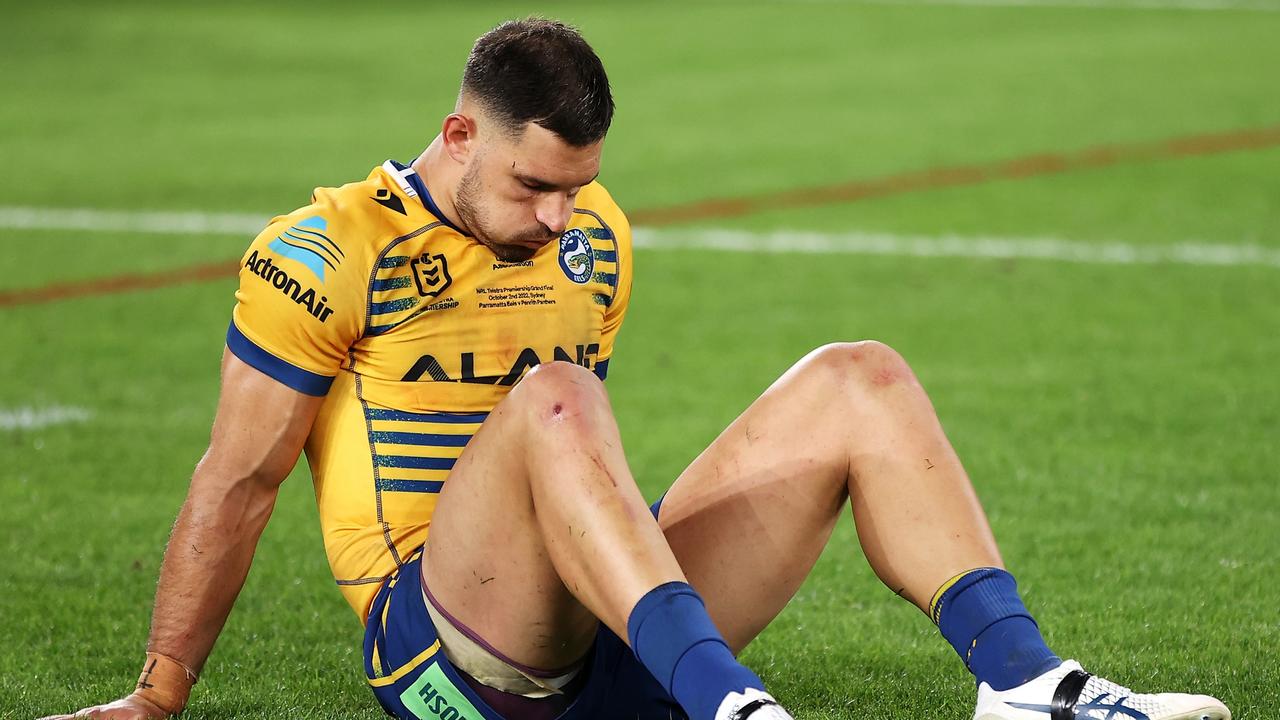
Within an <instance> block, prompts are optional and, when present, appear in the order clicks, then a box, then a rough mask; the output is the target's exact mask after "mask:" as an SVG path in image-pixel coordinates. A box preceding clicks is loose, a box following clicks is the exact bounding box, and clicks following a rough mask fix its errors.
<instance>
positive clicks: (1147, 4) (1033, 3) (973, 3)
mask: <svg viewBox="0 0 1280 720" xmlns="http://www.w3.org/2000/svg"><path fill="white" fill-rule="evenodd" d="M801 1H802V2H808V3H815V4H835V5H845V4H851V5H898V6H905V7H912V6H919V7H936V6H939V5H951V6H962V7H1012V8H1051V9H1063V8H1066V9H1074V8H1096V9H1100V10H1209V11H1221V10H1245V11H1255V12H1280V3H1278V2H1275V1H1274V0H801Z"/></svg>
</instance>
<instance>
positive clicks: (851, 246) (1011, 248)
mask: <svg viewBox="0 0 1280 720" xmlns="http://www.w3.org/2000/svg"><path fill="white" fill-rule="evenodd" d="M267 220H268V218H267V217H265V216H261V215H253V214H250V213H202V212H146V211H140V212H131V211H121V210H91V209H86V208H71V209H53V208H32V207H4V206H0V229H4V228H9V229H23V230H76V231H113V232H132V233H155V234H163V235H235V236H240V237H243V238H245V240H246V242H247V240H248V238H249V237H252V236H254V235H256V234H257V233H258V232H259V231H260V230H261V229H262V228H263V227H264V226H265V225H266V222H267ZM634 236H635V246H636V247H638V248H647V249H654V250H673V251H674V250H723V251H728V252H755V253H810V254H812V253H818V254H844V255H896V256H907V257H959V258H996V259H1007V258H1017V259H1028V260H1050V261H1063V262H1076V263H1096V264H1103V265H1134V264H1155V263H1176V264H1183V265H1219V266H1266V267H1277V268H1280V249H1275V248H1269V247H1264V246H1261V245H1252V244H1240V245H1226V244H1214V243H1186V242H1183V243H1175V244H1172V245H1138V244H1132V243H1096V242H1080V241H1075V240H1066V239H1062V238H1054V237H992V236H981V235H897V234H892V233H874V232H844V233H814V232H801V231H788V230H780V231H776V232H745V231H737V230H716V229H687V230H685V229H676V228H668V229H662V230H656V229H652V228H636V229H635V231H634Z"/></svg>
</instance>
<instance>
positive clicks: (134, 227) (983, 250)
mask: <svg viewBox="0 0 1280 720" xmlns="http://www.w3.org/2000/svg"><path fill="white" fill-rule="evenodd" d="M1275 146H1280V125H1275V126H1268V127H1262V128H1254V129H1249V130H1236V131H1230V132H1222V133H1208V134H1200V135H1188V136H1183V137H1176V138H1170V139H1167V140H1161V141H1157V142H1148V143H1132V144H1122V145H1098V146H1094V147H1090V148H1086V149H1084V150H1077V151H1072V152H1065V153H1041V154H1037V155H1026V156H1023V157H1020V158H1014V159H1012V160H1002V161H997V162H992V163H986V164H977V165H951V166H939V167H934V168H927V169H925V170H917V171H911V172H905V173H897V174H894V175H886V176H883V177H880V178H871V179H867V180H855V181H852V182H847V183H836V184H833V185H826V186H822V187H813V188H797V189H793V190H784V191H781V192H773V193H763V194H759V195H749V196H743V197H737V198H719V199H716V198H713V199H709V200H697V201H694V202H690V203H684V204H680V205H673V206H669V207H665V208H653V209H648V210H644V209H641V210H638V211H635V212H633V213H631V219H632V221H633V222H635V223H636V224H637V225H641V226H646V225H647V226H664V225H673V224H678V223H683V222H695V221H705V220H709V219H717V218H730V217H740V216H743V215H750V214H752V213H757V212H761V211H767V210H787V209H795V208H802V207H813V206H817V205H828V204H835V203H850V202H856V201H859V200H865V199H868V198H875V197H886V196H890V195H901V194H905V193H911V192H922V191H927V190H936V189H942V188H950V187H963V186H967V185H980V184H984V183H988V182H993V181H997V180H1021V179H1026V178H1030V177H1040V176H1045V175H1056V174H1061V173H1066V172H1072V171H1077V170H1090V169H1097V168H1104V167H1109V166H1112V165H1119V164H1125V163H1137V162H1152V161H1159V160H1170V159H1175V158H1181V157H1192V156H1199V155H1215V154H1219V153H1225V152H1236V151H1240V150H1259V149H1264V148H1271V147H1275ZM266 221H267V219H266V217H265V216H259V215H253V214H251V213H201V212H129V211H118V210H116V211H112V210H93V209H87V208H68V209H56V208H33V207H0V228H13V229H24V230H33V229H39V230H76V231H94V230H97V231H111V232H137V233H160V234H200V235H226V234H230V235H254V234H257V232H258V231H259V230H261V228H262V227H263V226H265V224H266ZM785 236H792V237H793V238H798V237H802V236H803V234H800V233H782V234H781V235H780V236H776V237H773V239H771V240H767V241H760V240H743V239H741V238H739V240H736V241H733V242H727V241H725V240H724V238H723V237H721V239H720V240H718V241H716V242H719V243H721V244H722V245H724V244H726V243H727V244H728V245H739V246H742V247H743V248H744V249H747V248H754V249H755V250H757V251H759V250H764V249H768V248H774V249H772V250H771V251H773V252H782V251H784V250H785V251H789V252H804V251H807V252H862V253H871V252H875V253H878V254H899V255H921V256H924V255H930V256H965V257H1026V258H1040V259H1050V260H1069V261H1074V262H1109V263H1135V262H1180V263H1189V264H1196V265H1274V264H1275V263H1274V255H1273V254H1271V251H1269V250H1267V249H1265V248H1259V247H1254V246H1245V247H1236V246H1218V245H1180V246H1176V247H1174V248H1173V249H1172V250H1166V251H1163V252H1162V251H1157V250H1152V249H1141V248H1139V247H1137V246H1127V245H1109V246H1102V247H1103V250H1102V251H1101V252H1099V251H1098V250H1097V248H1098V247H1099V246H1096V245H1088V244H1085V243H1072V242H1070V241H1065V240H1057V239H1052V238H1023V239H1016V238H977V239H974V238H969V239H964V238H946V237H943V238H897V239H896V240H893V241H888V240H886V239H887V238H891V237H896V236H888V235H883V236H874V235H847V236H844V239H843V240H839V241H835V242H826V245H827V246H828V247H829V248H830V249H827V250H812V249H809V250H805V249H804V248H797V247H792V248H784V246H785V245H786V241H784V240H783V239H782V238H783V237H785ZM855 237H860V238H861V239H856V240H855V239H852V238H855ZM922 240H927V242H921V241H922ZM650 242H658V241H657V240H652V239H651V241H650ZM708 242H710V241H708ZM804 242H805V243H808V246H809V247H812V246H814V241H813V240H812V237H810V239H809V240H805V241H804ZM817 244H818V245H822V244H823V243H817ZM654 247H656V245H654ZM857 247H861V248H864V249H862V250H854V249H852V248H857ZM894 247H896V248H899V249H897V250H890V249H888V248H894ZM836 248H842V249H836ZM877 248H878V249H877ZM945 248H951V249H950V250H945V251H944V249H945ZM965 248H968V249H965ZM1085 248H1090V249H1088V250H1086V249H1085ZM723 249H733V248H723ZM1086 257H1098V258H1103V259H1098V260H1088V259H1082V258H1086ZM1107 258H1110V259H1107ZM1146 258H1154V259H1146ZM236 269H237V264H236V263H234V262H229V261H228V262H219V263H208V264H203V265H197V266H194V267H188V268H181V269H177V270H166V271H162V272H159V273H154V274H150V275H141V274H131V275H121V276H115V277H108V278H102V279H98V280H86V281H81V282H75V283H58V284H54V285H47V286H44V287H39V288H34V289H23V290H11V291H7V292H0V307H7V306H12V305H26V304H31V303H41V302H50V301H54V300H62V299H66V298H72V297H81V296H86V295H98V294H104V293H113V292H124V291H129V290H141V289H147V288H156V287H164V286H167V285H174V284H178V283H184V282H191V281H198V280H211V279H215V278H219V277H225V276H229V275H231V274H233V273H235V272H236Z"/></svg>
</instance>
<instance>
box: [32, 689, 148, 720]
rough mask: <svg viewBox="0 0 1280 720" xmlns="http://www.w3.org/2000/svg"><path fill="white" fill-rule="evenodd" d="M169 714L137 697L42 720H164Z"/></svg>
mask: <svg viewBox="0 0 1280 720" xmlns="http://www.w3.org/2000/svg"><path fill="white" fill-rule="evenodd" d="M167 717H170V716H169V713H167V712H165V711H164V710H161V709H160V708H159V707H157V706H155V705H153V704H151V703H149V702H147V701H146V700H145V699H143V698H140V697H138V696H137V695H136V694H135V695H129V696H128V697H123V698H120V699H119V700H117V701H115V702H113V703H107V704H106V705H94V706H93V707H88V708H85V709H83V710H80V711H78V712H75V713H72V714H71V715H50V716H49V717H46V718H42V719H41V720H72V718H97V719H98V720H164V718H167Z"/></svg>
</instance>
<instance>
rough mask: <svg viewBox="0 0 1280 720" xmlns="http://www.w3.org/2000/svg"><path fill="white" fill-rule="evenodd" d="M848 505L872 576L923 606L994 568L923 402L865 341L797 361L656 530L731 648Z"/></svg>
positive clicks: (676, 493)
mask: <svg viewBox="0 0 1280 720" xmlns="http://www.w3.org/2000/svg"><path fill="white" fill-rule="evenodd" d="M846 499H848V501H849V502H850V504H851V505H852V507H853V514H854V518H855V521H856V523H857V530H858V538H859V540H860V541H861V544H862V549H863V552H864V553H865V555H866V557H867V560H868V562H869V563H870V564H871V567H872V569H873V570H874V571H875V572H876V574H877V575H878V576H879V577H880V579H881V580H882V581H883V582H884V583H885V584H886V585H888V586H889V587H890V588H891V589H893V590H894V591H895V592H897V593H898V594H899V595H902V596H903V597H905V598H907V599H908V600H910V601H911V602H912V603H914V604H915V605H916V606H917V607H919V608H921V609H922V610H925V609H927V608H928V604H929V601H930V598H931V597H932V595H933V593H934V592H935V591H936V590H937V589H938V588H939V587H940V586H941V585H942V584H943V583H945V582H946V581H947V580H948V579H950V578H952V577H953V576H955V575H956V574H957V573H960V572H963V571H965V570H968V569H972V568H979V567H999V566H1000V565H1001V559H1000V554H999V551H998V550H997V548H996V544H995V540H994V538H993V537H992V534H991V530H990V528H989V526H988V524H987V521H986V517H985V515H984V514H983V511H982V507H981V505H979V503H978V499H977V496H976V495H975V494H974V491H973V488H972V486H971V485H970V483H969V479H968V476H967V475H965V472H964V468H963V467H962V466H961V464H960V460H959V458H957V457H956V453H955V451H954V450H953V449H952V448H951V445H950V443H949V442H948V441H947V438H946V436H945V435H944V434H943V431H942V427H941V426H940V425H939V423H938V420H937V417H936V416H935V414H934V410H933V406H932V404H931V403H930V402H929V399H928V397H927V396H926V395H925V393H924V390H923V389H922V388H921V387H920V384H919V382H917V380H916V378H915V375H914V374H913V373H912V372H911V369H910V368H909V367H908V366H907V364H906V362H904V361H903V360H902V358H901V357H900V356H899V355H898V354H897V353H895V352H894V351H893V350H891V349H890V348H888V347H886V346H884V345H882V344H880V343H875V342H861V343H847V344H836V345H828V346H825V347H823V348H820V349H818V350H816V351H814V352H813V353H810V354H809V355H808V356H807V357H805V358H804V359H803V360H801V361H800V362H799V363H797V364H796V365H795V366H794V367H793V368H792V369H791V370H789V371H788V372H787V373H786V374H785V375H783V376H782V377H781V378H780V379H779V380H778V381H777V382H775V383H774V384H773V385H772V386H771V387H770V388H769V389H768V390H767V391H765V393H764V394H763V395H762V396H761V397H760V398H759V399H758V400H756V401H755V402H754V403H753V404H752V405H751V407H749V408H748V409H747V410H746V411H745V412H744V413H743V414H742V415H741V416H740V417H739V418H738V419H737V420H735V421H734V422H733V424H731V425H730V426H729V427H728V429H726V430H725V431H724V433H722V434H721V435H720V437H719V438H717V439H716V441H715V442H714V443H712V444H711V446H710V447H709V448H707V450H706V451H705V452H703V453H702V454H701V455H700V456H699V457H698V458H697V459H696V460H695V461H694V462H693V463H692V464H691V465H690V466H689V468H688V469H687V470H685V472H684V473H683V474H682V475H681V476H680V478H679V479H678V480H677V481H676V482H675V484H674V485H673V486H672V487H671V490H670V491H669V492H668V493H667V496H666V498H665V499H664V500H663V504H662V510H661V514H660V516H659V525H661V526H662V528H663V531H664V532H665V533H666V536H667V540H668V541H669V542H670V544H671V547H672V549H673V550H674V551H675V554H676V557H677V558H678V559H679V560H680V565H681V567H682V568H683V569H684V572H685V574H686V575H687V576H688V577H689V581H690V583H691V584H692V585H693V586H694V587H695V588H697V589H698V591H699V592H700V593H701V594H702V596H703V598H704V599H705V600H706V602H707V607H708V609H709V610H710V611H711V616H712V618H714V619H715V621H716V624H717V626H718V627H719V628H720V630H721V632H723V633H724V635H725V638H726V640H728V642H729V645H730V647H732V648H734V649H735V650H740V649H741V648H743V647H745V646H746V644H747V643H748V642H750V641H751V639H752V638H754V637H755V636H756V635H757V634H758V633H759V632H760V630H762V629H763V628H764V627H765V625H767V624H768V623H769V621H770V620H772V619H773V618H774V616H775V615H777V613H778V612H779V611H780V610H781V609H782V608H783V606H785V605H786V603H787V601H788V600H789V599H790V598H791V596H792V595H794V594H795V592H796V590H797V589H798V588H799V587H800V584H801V583H802V582H803V581H804V578H805V577H806V576H807V575H808V574H809V571H810V570H811V569H812V567H813V564H814V562H816V561H817V558H818V556H819V554H820V553H821V552H822V549H823V547H824V546H825V545H826V543H827V540H828V538H829V537H830V535H831V530H832V528H833V527H834V526H835V522H836V519H837V517H838V516H839V514H840V512H841V508H842V507H843V506H844V503H845V501H846Z"/></svg>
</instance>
